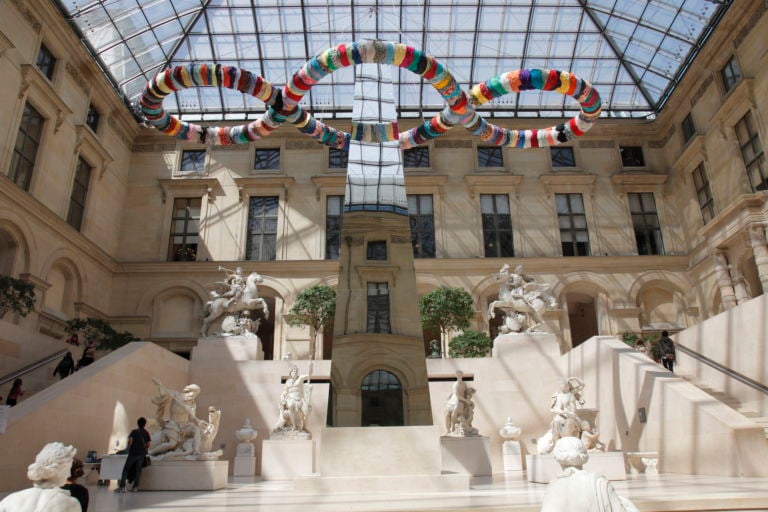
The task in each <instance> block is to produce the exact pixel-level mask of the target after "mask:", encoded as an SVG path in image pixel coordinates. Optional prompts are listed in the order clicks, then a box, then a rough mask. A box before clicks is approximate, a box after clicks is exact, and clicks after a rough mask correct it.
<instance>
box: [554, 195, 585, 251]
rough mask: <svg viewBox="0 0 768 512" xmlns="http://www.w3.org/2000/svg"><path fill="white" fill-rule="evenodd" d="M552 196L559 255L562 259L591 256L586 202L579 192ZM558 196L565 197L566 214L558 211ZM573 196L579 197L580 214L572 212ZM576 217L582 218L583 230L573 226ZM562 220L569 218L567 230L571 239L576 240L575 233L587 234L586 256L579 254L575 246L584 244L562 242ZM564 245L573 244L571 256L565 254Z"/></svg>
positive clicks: (576, 241) (572, 241)
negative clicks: (555, 215) (558, 239)
mask: <svg viewBox="0 0 768 512" xmlns="http://www.w3.org/2000/svg"><path fill="white" fill-rule="evenodd" d="M554 196H555V197H554V199H555V213H556V214H557V228H558V234H559V235H560V252H561V255H562V256H564V257H578V256H592V243H591V240H590V237H589V219H588V218H587V205H586V202H585V201H584V194H582V193H580V192H556V193H555V194H554ZM558 196H565V197H566V200H567V204H568V210H569V211H568V212H561V211H560V209H559V208H558V202H557V197H558ZM574 196H579V197H580V199H581V205H582V209H583V211H581V212H574V211H573V205H572V201H571V199H572V198H573V197H574ZM577 217H584V228H578V227H575V226H574V222H573V219H575V218H577ZM562 218H569V219H571V221H570V224H571V226H570V228H569V229H568V231H569V232H570V233H571V235H572V236H571V238H576V236H575V235H576V234H577V233H580V232H584V233H586V234H587V241H586V244H587V246H586V249H587V251H586V252H587V253H586V254H579V250H578V247H579V246H578V245H576V244H579V243H584V242H579V241H578V240H575V241H574V240H571V241H570V242H565V241H563V231H564V228H563V227H562V226H561V222H560V219H562ZM566 243H570V244H573V254H566V250H565V244H566ZM569 252H570V251H569Z"/></svg>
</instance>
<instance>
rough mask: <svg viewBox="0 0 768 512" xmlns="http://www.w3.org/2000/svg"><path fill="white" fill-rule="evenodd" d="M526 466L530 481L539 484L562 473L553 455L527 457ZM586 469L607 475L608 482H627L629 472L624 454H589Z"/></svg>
mask: <svg viewBox="0 0 768 512" xmlns="http://www.w3.org/2000/svg"><path fill="white" fill-rule="evenodd" d="M525 465H526V468H527V469H528V481H529V482H536V483H539V484H546V483H549V482H550V481H551V480H552V479H554V478H555V477H556V476H557V475H559V474H560V473H561V472H562V469H561V468H560V464H558V463H557V461H556V460H555V456H554V455H552V454H551V453H548V454H546V455H526V457H525ZM584 469H585V470H586V471H589V472H592V473H599V474H601V475H605V477H606V478H608V480H626V479H627V471H626V468H625V467H624V453H623V452H595V453H590V454H589V460H588V461H587V463H586V464H584Z"/></svg>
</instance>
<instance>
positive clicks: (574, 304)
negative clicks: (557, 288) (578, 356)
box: [566, 292, 599, 347]
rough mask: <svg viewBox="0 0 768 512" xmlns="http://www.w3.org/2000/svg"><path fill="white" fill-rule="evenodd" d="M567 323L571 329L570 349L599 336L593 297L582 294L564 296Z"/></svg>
mask: <svg viewBox="0 0 768 512" xmlns="http://www.w3.org/2000/svg"><path fill="white" fill-rule="evenodd" d="M566 305H567V306H566V307H567V310H568V323H569V325H570V329H571V347H577V346H579V345H580V344H582V343H584V342H585V341H587V340H588V339H589V338H591V337H592V336H597V335H598V334H599V326H598V318H597V304H596V300H595V297H594V296H592V295H590V294H587V293H582V292H569V293H567V294H566Z"/></svg>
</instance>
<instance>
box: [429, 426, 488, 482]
mask: <svg viewBox="0 0 768 512" xmlns="http://www.w3.org/2000/svg"><path fill="white" fill-rule="evenodd" d="M440 453H441V456H442V466H441V469H442V472H443V473H461V474H467V475H471V476H491V474H492V473H493V470H492V469H491V442H490V439H488V437H486V436H472V437H451V436H443V437H441V438H440Z"/></svg>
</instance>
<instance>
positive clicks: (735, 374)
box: [675, 344, 768, 395]
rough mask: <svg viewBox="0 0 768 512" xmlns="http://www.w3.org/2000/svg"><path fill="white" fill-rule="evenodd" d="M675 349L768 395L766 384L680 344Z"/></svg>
mask: <svg viewBox="0 0 768 512" xmlns="http://www.w3.org/2000/svg"><path fill="white" fill-rule="evenodd" d="M675 349H676V350H679V351H680V352H682V353H684V354H686V355H688V356H690V357H692V358H693V359H696V360H697V361H700V362H702V363H704V364H706V365H707V366H710V367H711V368H714V369H715V370H717V371H719V372H721V373H724V374H726V375H728V376H729V377H731V378H733V379H736V380H737V381H739V382H741V383H742V384H745V385H747V386H749V387H751V388H752V389H755V390H757V391H760V392H762V393H763V394H766V395H768V386H765V385H764V384H761V383H759V382H757V381H756V380H753V379H750V378H749V377H747V376H746V375H742V374H741V373H739V372H736V371H733V370H732V369H730V368H728V367H726V366H723V365H722V364H720V363H718V362H717V361H713V360H712V359H710V358H708V357H707V356H705V355H702V354H699V353H698V352H696V351H695V350H691V349H690V348H688V347H685V346H683V345H680V344H675Z"/></svg>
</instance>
